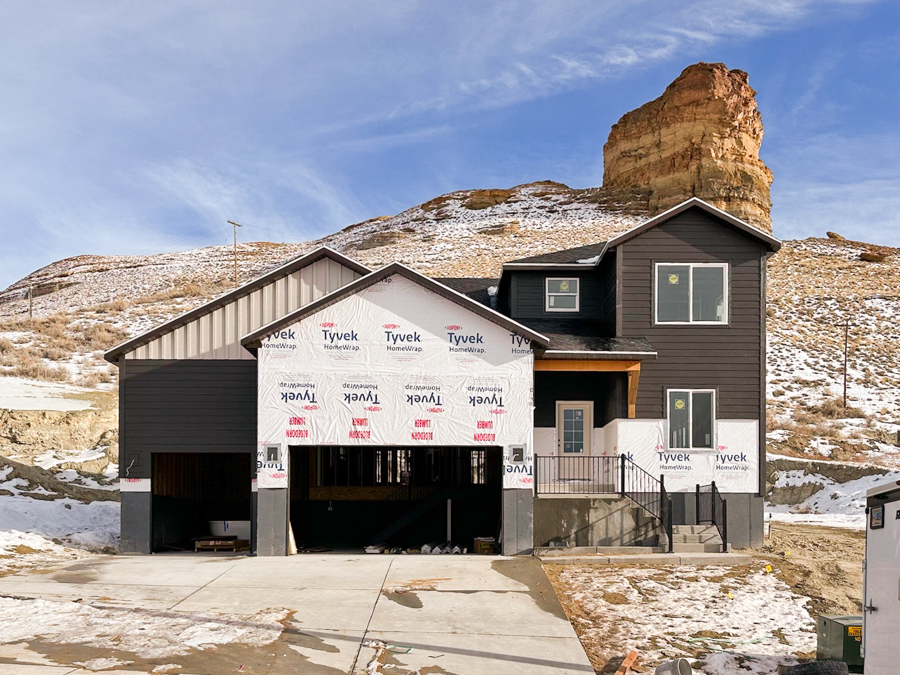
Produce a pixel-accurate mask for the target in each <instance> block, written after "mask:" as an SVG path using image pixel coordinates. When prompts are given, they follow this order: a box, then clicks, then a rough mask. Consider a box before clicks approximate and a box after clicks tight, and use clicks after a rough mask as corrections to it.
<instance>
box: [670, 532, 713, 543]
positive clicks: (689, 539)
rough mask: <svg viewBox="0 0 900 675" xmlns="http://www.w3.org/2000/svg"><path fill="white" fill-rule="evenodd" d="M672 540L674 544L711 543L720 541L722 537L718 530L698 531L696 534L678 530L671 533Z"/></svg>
mask: <svg viewBox="0 0 900 675" xmlns="http://www.w3.org/2000/svg"><path fill="white" fill-rule="evenodd" d="M672 541H673V542H675V543H676V544H678V543H682V544H712V543H716V542H718V543H720V544H721V543H722V538H721V537H720V536H719V533H718V532H713V533H706V532H705V533H702V534H700V533H698V534H680V533H678V532H673V533H672Z"/></svg>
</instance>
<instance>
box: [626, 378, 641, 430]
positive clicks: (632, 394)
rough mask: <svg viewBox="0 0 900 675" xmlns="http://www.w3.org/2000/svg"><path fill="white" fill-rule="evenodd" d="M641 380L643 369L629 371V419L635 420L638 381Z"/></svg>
mask: <svg viewBox="0 0 900 675" xmlns="http://www.w3.org/2000/svg"><path fill="white" fill-rule="evenodd" d="M640 379H641V368H640V364H638V368H637V369H636V370H629V371H628V419H630V420H633V419H634V418H635V415H636V410H637V395H638V381H639V380H640Z"/></svg>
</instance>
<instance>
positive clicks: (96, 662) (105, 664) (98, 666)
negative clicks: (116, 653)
mask: <svg viewBox="0 0 900 675" xmlns="http://www.w3.org/2000/svg"><path fill="white" fill-rule="evenodd" d="M132 663H134V661H120V660H119V659H117V658H115V657H113V658H109V659H102V658H96V659H91V660H89V661H74V662H73V664H72V665H75V666H83V667H84V668H86V669H87V670H90V671H91V672H97V671H98V670H109V669H110V668H117V667H118V666H128V665H130V664H132Z"/></svg>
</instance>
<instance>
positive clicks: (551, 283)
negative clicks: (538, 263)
mask: <svg viewBox="0 0 900 675" xmlns="http://www.w3.org/2000/svg"><path fill="white" fill-rule="evenodd" d="M546 289H547V291H546V293H545V300H544V309H545V310H546V311H548V312H577V311H578V307H579V298H578V278H577V277H576V278H573V279H568V278H566V279H563V278H549V277H548V278H547V286H546Z"/></svg>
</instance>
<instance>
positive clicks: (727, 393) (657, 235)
mask: <svg viewBox="0 0 900 675" xmlns="http://www.w3.org/2000/svg"><path fill="white" fill-rule="evenodd" d="M765 253H766V251H765V250H764V248H763V246H762V245H761V244H759V243H757V242H755V241H753V240H752V239H751V238H749V237H747V236H745V235H744V234H742V233H740V232H739V231H737V230H735V229H733V228H731V227H728V226H726V225H722V224H720V223H718V222H716V221H715V220H714V219H713V218H711V217H710V216H707V215H706V214H704V213H703V212H702V211H700V210H698V209H691V210H688V211H686V212H684V213H682V214H679V215H678V216H676V217H675V218H673V219H672V220H670V221H669V222H667V223H664V224H662V225H660V226H659V227H656V228H654V229H652V230H649V231H648V232H646V233H644V234H642V235H640V236H639V237H636V238H635V239H632V240H631V241H629V242H627V243H625V244H623V245H622V246H620V247H619V249H618V254H619V255H620V256H621V267H620V269H621V272H622V274H621V280H620V282H619V292H620V295H619V302H620V303H621V316H620V323H619V325H618V326H617V334H618V335H619V336H622V337H643V336H646V337H648V338H649V339H650V344H652V345H653V348H654V350H655V351H656V352H657V353H658V355H659V356H658V358H657V360H655V361H648V362H645V363H644V364H642V366H641V379H640V387H639V390H638V400H637V411H636V412H637V417H641V418H662V417H665V414H666V409H665V390H666V389H667V388H675V387H686V388H696V389H700V388H711V389H715V390H716V391H717V413H716V415H717V417H718V418H719V419H760V420H762V419H763V418H764V415H763V410H762V406H761V401H762V400H763V399H762V383H761V378H760V372H761V368H762V363H761V353H762V339H763V334H762V331H763V330H764V325H763V324H761V316H762V307H761V297H762V277H761V274H760V270H761V265H760V259H761V258H762V257H763V256H764V255H765ZM657 262H727V263H729V277H730V285H729V324H728V325H726V326H697V327H693V326H654V325H653V318H654V317H653V294H654V292H655V289H654V288H653V267H654V264H655V263H657Z"/></svg>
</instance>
